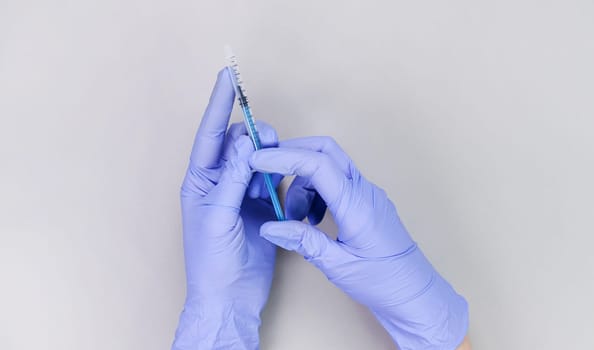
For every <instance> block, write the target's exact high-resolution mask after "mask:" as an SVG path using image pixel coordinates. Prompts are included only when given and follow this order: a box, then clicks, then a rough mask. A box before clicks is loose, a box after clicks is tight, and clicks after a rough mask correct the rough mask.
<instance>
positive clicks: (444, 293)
mask: <svg viewBox="0 0 594 350" xmlns="http://www.w3.org/2000/svg"><path fill="white" fill-rule="evenodd" d="M409 259H410V261H408V262H407V263H409V264H411V265H413V266H414V271H416V273H414V275H416V279H417V283H414V285H416V288H412V289H411V291H412V290H415V289H417V291H418V292H417V293H415V294H411V297H409V298H407V299H401V300H400V302H394V303H392V305H384V306H383V307H370V309H371V311H372V312H373V313H374V314H375V316H376V318H377V319H378V321H379V322H380V323H381V324H382V326H383V327H384V328H385V329H386V331H387V332H388V333H389V334H390V336H391V337H392V339H393V340H394V342H395V343H396V344H397V345H398V347H399V348H400V349H402V350H408V349H452V350H454V349H456V348H457V347H458V346H459V345H460V344H461V343H462V341H463V340H464V337H465V335H466V333H467V330H468V304H467V303H466V300H465V299H464V298H463V297H462V296H461V295H459V294H457V293H456V291H455V290H454V289H453V288H452V286H451V285H450V284H449V283H448V282H447V281H446V280H445V279H443V278H442V277H441V276H440V275H439V273H438V272H437V271H435V269H433V267H432V266H431V264H430V263H429V261H428V260H427V259H426V258H425V256H424V255H423V254H422V252H421V251H420V250H417V251H416V252H415V253H414V254H411V256H409ZM408 272H411V273H412V270H409V271H408ZM421 276H422V278H421ZM423 280H424V281H426V282H425V283H418V282H420V281H423Z"/></svg>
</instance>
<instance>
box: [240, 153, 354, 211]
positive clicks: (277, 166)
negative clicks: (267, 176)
mask: <svg viewBox="0 0 594 350" xmlns="http://www.w3.org/2000/svg"><path fill="white" fill-rule="evenodd" d="M250 166H251V167H252V168H253V169H254V170H257V171H260V172H266V173H278V174H282V175H297V176H303V177H307V178H309V179H310V180H311V183H312V185H313V187H314V188H315V189H316V191H318V193H319V194H320V196H322V198H323V199H324V201H325V202H326V204H327V205H328V209H330V211H331V212H333V213H334V214H335V213H336V210H337V205H338V203H339V202H340V198H341V197H343V196H344V195H346V194H347V193H346V192H345V191H348V189H349V188H350V181H349V179H348V178H347V176H346V175H345V174H344V173H343V172H342V171H341V170H340V169H339V167H338V166H337V165H336V163H335V162H334V161H333V160H332V159H331V158H330V157H329V156H328V155H326V154H324V153H320V152H315V151H310V150H305V149H297V148H266V149H262V150H259V151H256V152H254V153H253V154H252V156H251V157H250Z"/></svg>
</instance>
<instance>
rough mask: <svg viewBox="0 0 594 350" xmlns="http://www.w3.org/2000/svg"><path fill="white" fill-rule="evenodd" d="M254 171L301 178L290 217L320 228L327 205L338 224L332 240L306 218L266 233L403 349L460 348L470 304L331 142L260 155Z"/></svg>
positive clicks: (292, 191)
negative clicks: (315, 269)
mask: <svg viewBox="0 0 594 350" xmlns="http://www.w3.org/2000/svg"><path fill="white" fill-rule="evenodd" d="M250 165H251V166H252V168H253V169H255V170H257V171H263V172H274V173H280V174H283V175H297V177H296V179H295V180H294V181H293V183H292V184H291V186H290V187H289V189H288V191H287V198H286V208H287V213H286V215H287V218H289V219H295V220H302V219H303V218H304V217H305V216H307V217H308V218H309V220H310V222H312V223H313V224H317V223H318V222H319V221H320V220H321V218H322V217H323V215H324V211H325V210H326V206H327V208H328V209H329V211H330V212H331V214H332V216H333V217H334V220H335V222H336V224H337V226H338V238H337V239H336V240H332V239H330V238H329V237H328V236H327V235H326V234H324V233H323V232H321V231H319V230H318V229H317V228H315V227H314V226H311V225H308V224H305V223H303V222H301V221H295V220H293V221H285V222H268V223H266V224H264V225H263V226H262V228H261V230H260V235H261V236H262V237H264V238H266V239H268V240H269V241H271V242H273V243H275V244H277V245H279V246H281V247H283V248H285V249H288V250H293V251H296V252H298V253H299V254H301V255H303V256H304V257H305V258H306V260H308V261H309V262H311V263H313V264H314V265H315V266H316V267H318V268H319V269H320V270H321V271H322V272H323V273H324V274H325V275H326V276H327V277H328V279H329V280H330V281H331V282H332V283H334V284H335V285H336V286H338V287H339V288H340V289H342V290H343V291H344V292H345V293H347V294H348V295H350V296H351V297H352V298H353V299H355V300H356V301H358V302H360V303H361V304H363V305H366V306H368V307H369V308H370V309H371V311H372V312H373V313H374V314H375V315H376V317H377V318H378V320H379V321H380V323H382V325H383V326H384V327H385V328H386V330H387V331H388V332H389V333H390V335H391V336H392V338H393V339H394V341H395V342H396V343H397V345H398V347H399V348H400V349H401V350H407V349H455V348H456V347H457V346H458V345H460V343H462V341H463V339H464V336H465V334H466V330H467V325H468V310H467V304H466V301H465V300H464V298H463V297H461V296H460V295H458V294H456V292H455V291H454V290H453V289H452V287H451V286H450V285H449V284H448V283H447V282H446V281H445V280H444V279H443V278H442V277H441V276H440V275H439V274H438V273H437V272H436V271H435V270H434V269H433V267H432V266H431V264H430V263H429V261H428V260H427V259H426V258H425V256H424V255H423V253H422V252H421V250H420V249H419V248H418V247H417V245H416V243H415V242H414V241H413V240H412V239H411V237H410V236H409V234H408V233H407V231H406V229H405V228H404V226H403V225H402V223H401V222H400V219H399V217H398V214H397V212H396V208H395V207H394V205H393V204H392V202H391V201H390V200H389V199H388V197H387V196H386V193H385V192H384V191H383V190H381V189H380V188H378V187H377V186H375V185H374V184H372V183H370V182H369V181H367V180H366V179H365V178H364V177H362V176H361V174H360V173H359V171H358V170H357V169H356V168H355V166H354V165H353V163H352V161H351V160H350V159H349V157H348V156H347V155H346V154H345V153H344V151H343V150H342V149H341V148H340V147H339V146H338V145H337V144H336V143H335V142H334V141H333V140H332V139H330V138H326V137H307V138H301V139H294V140H289V141H284V142H281V143H280V146H279V148H274V149H266V150H261V151H257V152H255V153H254V154H252V155H251V157H250Z"/></svg>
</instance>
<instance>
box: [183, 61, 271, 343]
mask: <svg viewBox="0 0 594 350" xmlns="http://www.w3.org/2000/svg"><path fill="white" fill-rule="evenodd" d="M228 74H229V73H228V72H227V70H226V69H224V70H222V71H221V72H220V73H219V75H218V79H217V83H216V85H215V87H214V90H213V93H212V95H211V98H210V102H209V104H208V107H207V109H206V112H205V114H204V116H203V118H202V122H201V124H200V128H199V129H198V132H197V134H196V139H195V141H194V147H193V149H192V155H191V157H190V164H189V166H188V170H187V173H186V177H185V179H184V182H183V185H182V187H181V204H182V216H183V231H184V254H185V265H186V278H187V295H186V301H185V305H184V311H183V312H182V315H181V316H180V321H179V326H178V328H177V332H176V336H175V341H174V344H173V347H172V348H173V349H229V348H233V349H257V348H258V342H259V338H258V328H259V326H260V312H261V310H262V308H263V307H264V305H265V303H266V300H267V298H268V293H269V291H270V284H271V281H272V274H273V268H274V259H275V249H276V247H275V246H274V245H272V244H271V243H270V242H268V241H266V240H264V239H262V238H260V237H259V235H258V230H259V228H260V226H261V225H262V223H264V222H265V221H269V220H273V219H274V218H275V215H274V209H273V207H272V204H271V203H270V201H269V200H267V199H265V198H267V192H266V188H265V186H264V185H263V177H262V176H261V174H256V176H254V178H253V179H252V181H251V183H250V179H251V178H252V171H251V169H250V167H249V165H248V158H249V156H250V154H251V153H252V152H253V151H254V148H253V146H252V143H251V140H250V139H249V137H248V136H247V131H246V129H245V126H244V125H243V124H233V125H231V127H230V128H229V130H228V131H227V124H228V122H229V117H230V115H231V110H232V108H233V100H234V96H235V93H234V90H233V87H232V85H231V81H230V77H229V75H228ZM258 127H259V132H260V137H261V139H262V142H263V144H264V145H266V146H275V145H276V143H277V136H276V133H275V131H274V130H273V129H272V128H271V127H269V126H268V125H265V124H263V123H259V124H258ZM273 178H274V180H275V181H276V184H278V182H279V181H280V177H278V176H275V177H273ZM248 184H249V189H248ZM246 190H248V193H249V195H250V196H249V197H252V198H245V199H244V195H245V193H246ZM260 197H261V198H260Z"/></svg>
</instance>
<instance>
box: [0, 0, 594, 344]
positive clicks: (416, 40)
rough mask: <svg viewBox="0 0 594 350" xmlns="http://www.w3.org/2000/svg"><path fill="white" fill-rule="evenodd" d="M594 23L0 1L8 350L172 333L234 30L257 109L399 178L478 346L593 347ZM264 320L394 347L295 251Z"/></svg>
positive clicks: (394, 193) (276, 334) (391, 7)
mask: <svg viewBox="0 0 594 350" xmlns="http://www.w3.org/2000/svg"><path fill="white" fill-rule="evenodd" d="M593 18H594V3H593V2H592V1H590V0H584V1H574V0H572V1H560V0H559V1H529V0H520V1H517V0H516V1H508V0H504V1H490V2H477V1H459V0H455V1H447V2H445V1H432V0H427V1H425V0H422V1H414V2H413V1H406V2H405V1H364V2H363V1H360V2H349V1H347V2H345V1H313V0H309V1H293V2H291V3H289V2H279V1H245V2H244V1H216V2H215V1H186V0H182V1H151V0H149V1H146V0H145V1H89V0H85V1H7V0H0V117H1V119H0V233H1V236H0V239H1V242H0V283H1V287H0V348H2V349H6V350H16V349H164V348H168V347H169V346H170V343H171V341H172V337H173V333H174V330H175V327H176V324H177V318H178V315H179V312H180V310H181V307H182V301H183V296H184V272H183V261H182V242H181V230H180V210H179V203H178V191H179V186H180V183H181V180H182V176H183V174H184V170H185V167H186V162H187V159H188V155H189V151H190V148H191V144H192V140H193V135H194V132H195V129H196V127H197V126H198V124H199V121H200V117H201V114H202V112H203V110H204V108H205V106H206V102H207V100H208V96H209V94H210V89H211V86H212V84H213V82H214V79H215V76H216V72H217V70H218V69H219V68H221V66H222V64H223V45H224V44H225V43H229V44H231V45H232V46H233V47H234V49H235V51H236V53H237V55H238V57H239V60H240V63H241V65H242V70H243V74H244V78H245V81H246V84H247V88H248V92H249V94H250V97H251V100H252V102H253V107H254V110H255V113H256V116H257V117H259V118H260V119H262V120H266V121H268V122H269V123H271V124H273V125H274V126H275V127H276V128H277V129H278V132H279V134H280V135H281V137H282V138H288V137H295V136H305V135H332V136H333V137H334V138H335V139H336V140H337V141H338V142H339V143H340V144H341V145H342V146H343V147H344V148H345V149H346V150H347V152H348V153H349V154H350V155H351V156H352V158H353V159H354V161H355V162H356V164H357V166H358V167H359V168H360V169H361V170H362V172H363V174H364V175H366V176H367V177H368V178H369V179H371V180H372V181H374V182H376V183H377V184H379V185H380V186H381V187H383V188H385V189H386V190H387V192H388V193H389V195H390V196H391V198H392V199H393V200H394V201H395V202H396V204H397V206H398V208H399V212H400V214H401V216H402V218H403V220H404V222H405V224H406V225H407V227H408V228H409V230H410V232H411V233H412V235H413V236H414V238H415V239H416V240H417V241H418V242H419V244H420V245H421V247H422V248H423V250H424V251H425V253H426V254H427V255H428V256H429V258H430V259H431V261H432V262H433V263H434V265H435V266H436V267H437V268H438V270H439V271H440V272H441V273H442V274H443V275H444V276H445V277H446V278H447V279H448V280H449V281H450V282H451V283H452V284H453V285H454V286H455V287H456V289H457V290H458V291H459V292H460V293H462V294H463V295H465V296H466V298H467V299H468V301H469V303H470V306H471V329H470V334H471V338H472V340H473V343H474V347H475V349H559V348H570V349H593V348H594V338H593V337H592V333H591V332H592V330H593V329H594V301H593V300H592V295H594V254H592V244H593V243H594V239H593V238H592V237H593V235H594V225H593V224H592V220H593V218H594V207H593V204H592V198H593V197H594V188H593V185H592V178H594V166H593V164H594V156H593V153H594V151H593V148H594V140H593V138H592V131H593V126H594V122H593V120H592V119H593V117H594V99H593V93H594V83H593V81H594V68H593V67H592V62H594V40H593V39H594V38H593V36H594V20H593ZM234 119H235V120H236V121H239V120H240V116H239V114H234ZM323 227H325V228H326V229H328V230H329V231H332V230H333V228H332V227H333V225H332V223H331V222H330V221H327V222H325V223H324V225H323ZM263 321H264V324H263V327H262V330H261V333H262V348H263V349H303V348H308V349H362V348H366V349H392V348H393V347H392V345H391V343H390V339H389V338H388V337H387V335H386V334H385V333H384V331H383V330H382V329H381V327H379V325H378V324H377V323H376V322H375V320H374V319H373V318H372V317H371V316H370V315H369V314H368V313H367V311H366V310H365V309H364V308H362V307H360V306H358V305H357V304H355V303H353V302H351V301H350V300H349V299H348V298H347V297H346V296H345V295H343V294H342V293H341V292H340V291H339V290H337V289H336V288H334V287H333V286H332V285H331V284H330V283H329V282H328V281H327V280H326V279H325V278H324V276H323V275H322V274H321V273H319V272H318V271H317V270H315V269H314V268H313V267H312V266H309V265H308V264H307V263H306V262H305V261H303V259H301V258H300V257H298V256H297V255H295V254H293V253H287V252H281V253H280V256H279V261H278V265H277V270H276V277H275V281H274V286H273V291H272V296H271V299H270V301H269V304H268V307H267V309H266V310H265V313H264V315H263Z"/></svg>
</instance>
